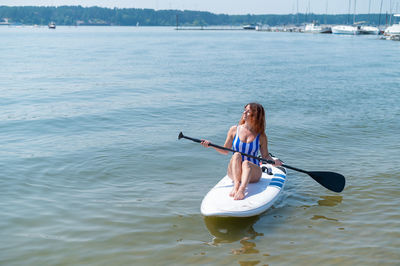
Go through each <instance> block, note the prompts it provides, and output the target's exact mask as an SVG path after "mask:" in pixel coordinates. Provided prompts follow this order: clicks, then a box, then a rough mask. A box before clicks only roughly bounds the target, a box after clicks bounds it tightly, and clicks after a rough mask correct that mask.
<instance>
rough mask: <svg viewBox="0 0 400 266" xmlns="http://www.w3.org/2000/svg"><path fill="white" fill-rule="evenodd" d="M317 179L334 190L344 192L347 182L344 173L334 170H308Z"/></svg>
mask: <svg viewBox="0 0 400 266" xmlns="http://www.w3.org/2000/svg"><path fill="white" fill-rule="evenodd" d="M307 173H308V175H309V176H311V177H312V178H313V179H314V180H315V181H317V182H318V183H320V184H321V185H322V186H324V187H325V188H327V189H329V190H332V191H334V192H342V190H343V189H344V186H345V184H346V179H345V178H344V176H343V175H341V174H338V173H334V172H307Z"/></svg>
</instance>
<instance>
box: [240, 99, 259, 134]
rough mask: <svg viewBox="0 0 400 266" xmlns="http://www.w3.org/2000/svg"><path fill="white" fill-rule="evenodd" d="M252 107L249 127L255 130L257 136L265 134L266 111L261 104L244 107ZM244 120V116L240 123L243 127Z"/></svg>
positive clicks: (249, 104)
mask: <svg viewBox="0 0 400 266" xmlns="http://www.w3.org/2000/svg"><path fill="white" fill-rule="evenodd" d="M247 106H250V110H251V112H250V115H249V121H248V123H249V125H250V126H251V127H252V128H253V130H254V131H255V132H256V133H257V134H262V133H265V111H264V107H263V106H262V105H261V104H259V103H248V104H246V105H245V106H244V108H246V107H247ZM243 124H244V120H243V116H242V118H241V119H240V121H239V125H243Z"/></svg>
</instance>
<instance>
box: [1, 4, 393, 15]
mask: <svg viewBox="0 0 400 266" xmlns="http://www.w3.org/2000/svg"><path fill="white" fill-rule="evenodd" d="M349 1H350V2H351V4H350V10H351V12H350V13H353V12H354V10H355V13H356V14H361V13H362V14H368V12H371V13H379V11H380V7H381V3H382V13H386V12H388V13H392V12H394V13H400V0H0V6H1V5H6V6H62V5H81V6H84V7H89V6H100V7H108V8H114V7H117V8H151V9H156V10H160V9H178V10H198V11H209V12H212V13H216V14H229V15H233V14H238V15H243V14H290V13H297V11H298V12H300V13H310V12H312V13H316V14H347V13H349Z"/></svg>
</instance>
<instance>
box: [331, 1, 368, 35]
mask: <svg viewBox="0 0 400 266" xmlns="http://www.w3.org/2000/svg"><path fill="white" fill-rule="evenodd" d="M350 1H351V0H349V13H350V5H351V2H350ZM355 6H356V0H354V10H355ZM354 22H355V13H354V14H353V23H354ZM360 30H361V26H358V25H336V26H333V27H332V33H333V34H346V35H358V34H360V33H361V31H360Z"/></svg>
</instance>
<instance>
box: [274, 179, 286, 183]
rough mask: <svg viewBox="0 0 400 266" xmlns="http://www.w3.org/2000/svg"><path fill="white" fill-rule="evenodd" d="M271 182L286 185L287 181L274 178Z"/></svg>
mask: <svg viewBox="0 0 400 266" xmlns="http://www.w3.org/2000/svg"><path fill="white" fill-rule="evenodd" d="M271 182H281V183H284V182H285V179H281V178H272V179H271Z"/></svg>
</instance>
